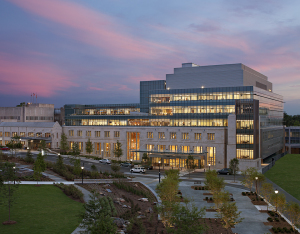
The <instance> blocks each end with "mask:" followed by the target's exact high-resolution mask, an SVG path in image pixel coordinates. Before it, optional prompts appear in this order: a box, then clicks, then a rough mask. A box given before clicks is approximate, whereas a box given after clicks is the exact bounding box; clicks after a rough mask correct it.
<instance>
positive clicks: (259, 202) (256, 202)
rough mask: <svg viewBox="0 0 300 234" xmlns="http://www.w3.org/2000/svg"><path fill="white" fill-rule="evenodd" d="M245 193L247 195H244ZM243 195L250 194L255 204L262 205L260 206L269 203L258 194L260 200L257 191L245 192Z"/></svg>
mask: <svg viewBox="0 0 300 234" xmlns="http://www.w3.org/2000/svg"><path fill="white" fill-rule="evenodd" d="M243 194H245V195H243ZM242 195H243V196H248V197H249V198H250V200H251V202H252V204H253V205H260V206H266V205H268V204H267V203H266V202H265V201H264V200H263V199H262V198H261V197H260V196H257V197H258V201H257V199H256V194H255V193H250V192H243V193H242Z"/></svg>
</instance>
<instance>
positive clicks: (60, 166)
mask: <svg viewBox="0 0 300 234" xmlns="http://www.w3.org/2000/svg"><path fill="white" fill-rule="evenodd" d="M55 166H56V168H58V169H60V170H63V169H64V168H65V165H64V160H63V158H62V156H60V155H58V157H57V160H56V163H55Z"/></svg>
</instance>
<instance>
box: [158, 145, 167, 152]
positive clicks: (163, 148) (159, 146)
mask: <svg viewBox="0 0 300 234" xmlns="http://www.w3.org/2000/svg"><path fill="white" fill-rule="evenodd" d="M157 149H158V151H161V152H163V151H165V150H166V145H158V146H157Z"/></svg>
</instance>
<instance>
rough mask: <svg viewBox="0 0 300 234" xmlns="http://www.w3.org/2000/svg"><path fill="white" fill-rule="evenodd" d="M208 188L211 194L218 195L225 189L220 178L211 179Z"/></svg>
mask: <svg viewBox="0 0 300 234" xmlns="http://www.w3.org/2000/svg"><path fill="white" fill-rule="evenodd" d="M209 187H210V190H211V193H212V194H215V193H220V192H221V191H222V190H223V189H224V188H225V183H224V179H223V178H220V177H213V179H212V180H211V181H210V186H209Z"/></svg>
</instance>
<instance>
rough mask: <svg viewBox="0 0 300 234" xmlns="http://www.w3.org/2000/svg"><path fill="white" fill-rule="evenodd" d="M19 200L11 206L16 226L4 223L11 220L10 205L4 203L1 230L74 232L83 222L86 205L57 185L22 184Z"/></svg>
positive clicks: (0, 211) (0, 218) (18, 195)
mask: <svg viewBox="0 0 300 234" xmlns="http://www.w3.org/2000/svg"><path fill="white" fill-rule="evenodd" d="M15 201H16V203H15V204H14V205H13V207H12V209H11V220H14V221H17V224H14V225H2V222H3V221H6V220H8V209H7V207H5V206H3V205H1V206H0V230H1V231H0V233H1V234H6V233H7V234H8V233H9V234H13V233H23V234H25V233H30V234H33V233H66V234H68V233H72V232H73V231H74V230H75V229H76V227H77V226H78V225H79V223H80V218H79V216H78V215H79V213H80V212H81V211H83V210H84V208H83V204H82V203H79V202H76V201H74V200H72V199H71V198H69V197H67V196H66V195H65V194H64V193H63V192H62V191H61V190H60V189H59V188H57V187H55V186H54V185H42V186H40V187H36V186H34V185H20V186H19V188H18V190H17V192H16V200H15Z"/></svg>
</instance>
